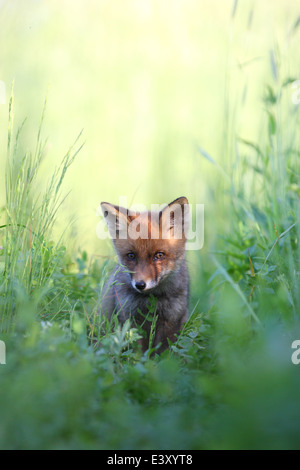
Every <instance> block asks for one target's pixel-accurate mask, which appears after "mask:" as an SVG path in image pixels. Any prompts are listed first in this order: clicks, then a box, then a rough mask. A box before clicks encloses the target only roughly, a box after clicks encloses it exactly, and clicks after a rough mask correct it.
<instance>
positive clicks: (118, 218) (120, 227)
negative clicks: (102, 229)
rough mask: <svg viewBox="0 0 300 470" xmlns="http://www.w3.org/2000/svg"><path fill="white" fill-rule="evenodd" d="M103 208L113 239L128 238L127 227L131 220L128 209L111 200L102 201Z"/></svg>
mask: <svg viewBox="0 0 300 470" xmlns="http://www.w3.org/2000/svg"><path fill="white" fill-rule="evenodd" d="M101 209H102V212H103V216H104V219H105V222H106V224H107V227H108V230H109V233H110V236H111V237H112V238H113V239H116V238H122V239H125V238H127V227H128V224H129V222H130V219H129V214H128V210H127V209H125V208H124V207H120V206H114V205H113V204H110V203H109V202H101Z"/></svg>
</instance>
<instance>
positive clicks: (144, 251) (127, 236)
mask: <svg viewBox="0 0 300 470" xmlns="http://www.w3.org/2000/svg"><path fill="white" fill-rule="evenodd" d="M101 207H102V211H103V215H104V217H105V220H106V223H107V226H108V229H109V232H110V235H111V237H112V239H113V242H114V246H115V249H116V252H117V254H118V257H119V261H120V263H121V264H122V265H123V266H125V267H126V268H127V270H128V274H129V276H130V282H131V286H132V288H133V289H134V290H135V291H136V292H139V293H141V294H145V293H149V291H152V290H154V289H157V288H158V286H161V285H163V283H164V280H166V279H167V278H168V277H169V276H171V275H172V273H176V271H177V270H178V269H179V267H180V265H181V262H182V260H183V259H184V255H185V242H186V234H187V230H188V215H189V211H188V201H187V199H186V198H185V197H181V198H178V199H176V200H175V201H173V202H171V203H170V204H168V205H167V206H166V207H165V208H164V209H163V210H162V211H158V212H134V211H131V210H128V209H125V208H122V207H119V206H114V205H112V204H109V203H107V202H102V203H101Z"/></svg>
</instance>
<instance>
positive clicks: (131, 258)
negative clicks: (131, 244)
mask: <svg viewBox="0 0 300 470" xmlns="http://www.w3.org/2000/svg"><path fill="white" fill-rule="evenodd" d="M127 258H128V259H130V260H131V261H133V260H134V259H135V254H134V253H133V252H132V251H131V252H130V253H127Z"/></svg>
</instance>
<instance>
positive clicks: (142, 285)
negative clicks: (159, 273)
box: [135, 281, 146, 290]
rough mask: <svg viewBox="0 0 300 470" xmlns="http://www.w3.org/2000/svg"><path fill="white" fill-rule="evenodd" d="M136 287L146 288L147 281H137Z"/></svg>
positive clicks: (139, 288)
mask: <svg viewBox="0 0 300 470" xmlns="http://www.w3.org/2000/svg"><path fill="white" fill-rule="evenodd" d="M135 287H136V288H137V289H138V290H144V289H145V287H146V283H145V281H137V282H136V283H135Z"/></svg>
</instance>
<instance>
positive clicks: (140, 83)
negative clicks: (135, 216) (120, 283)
mask: <svg viewBox="0 0 300 470" xmlns="http://www.w3.org/2000/svg"><path fill="white" fill-rule="evenodd" d="M116 3H117V4H118V5H119V8H117V7H116ZM116 3H114V4H112V3H108V2H104V1H103V2H102V1H101V2H96V1H91V2H89V3H88V5H89V6H88V7H87V4H86V3H83V2H76V3H75V2H73V3H72V2H69V1H63V2H55V1H51V2H50V1H43V2H40V3H39V4H37V3H36V2H31V1H27V2H16V1H10V2H7V1H4V2H1V3H0V11H1V16H0V18H1V19H0V26H1V27H0V43H1V44H5V47H1V48H0V63H1V74H2V75H1V77H0V79H1V80H3V81H4V82H5V84H6V88H7V90H8V89H9V88H10V83H11V82H12V80H13V79H14V83H15V85H14V88H15V89H14V95H15V102H16V106H15V113H14V114H15V118H14V127H13V126H12V119H11V116H12V114H11V112H10V113H9V112H8V107H9V103H7V105H0V120H1V123H5V124H3V125H1V128H0V144H1V167H2V168H3V169H4V168H5V167H6V171H5V172H4V171H3V172H2V173H1V175H0V177H1V178H2V181H3V183H2V182H1V188H3V191H2V192H3V196H2V197H3V203H1V204H0V206H1V205H2V206H3V210H2V212H1V217H2V219H1V222H0V225H1V228H0V245H1V246H3V249H1V251H0V309H1V320H2V322H1V340H5V342H6V350H7V358H6V365H5V366H0V380H1V387H0V415H1V420H0V448H3V449H7V448H13V449H23V448H25V449H28V448H51V449H54V448H67V449H71V448H76V449H79V448H101V449H104V448H107V449H144V448H148V449H206V448H212V449H218V448H225V449H232V448H238V449H245V448H259V449H263V448H273V449H279V448H284V449H286V448H291V449H295V448H299V442H300V426H299V409H300V408H299V399H298V390H299V372H298V368H297V366H296V365H294V364H292V362H291V354H292V349H291V344H292V341H294V340H295V339H298V338H299V334H300V323H299V313H300V292H299V259H300V253H299V231H300V229H299V223H298V220H299V187H300V186H299V139H300V135H299V132H298V128H299V106H297V105H295V104H294V103H293V102H292V93H293V91H294V90H293V89H292V88H291V83H292V82H293V81H294V79H296V78H297V73H298V70H297V64H298V63H299V60H298V59H299V48H298V43H299V31H298V25H299V21H298V18H299V16H298V11H297V6H296V5H295V3H294V2H290V1H287V2H285V3H284V4H283V2H280V1H275V2H273V3H272V9H271V7H270V4H269V3H267V2H260V3H257V2H252V1H245V2H243V3H241V2H239V1H234V2H231V1H224V2H222V8H221V7H220V5H221V3H220V2H217V1H210V2H208V1H202V2H194V1H188V2H185V3H184V4H183V3H182V4H181V3H178V2H170V1H167V2H163V3H162V2H158V1H155V2H148V1H146V0H145V1H128V2H126V8H124V3H125V2H116ZM266 18H268V21H266ZM20 51H21V52H20ZM49 83H50V91H49V94H48V104H47V109H46V112H45V113H44V114H42V113H43V111H42V103H43V101H44V96H45V94H46V90H47V88H48V84H49ZM41 114H42V116H43V118H42V121H43V130H42V131H40V130H39V126H40V119H41V118H40V117H41ZM9 115H10V119H9V126H8V127H9V146H8V147H9V148H8V150H9V152H8V153H7V120H8V116H9ZM26 116H28V119H27V120H26V122H25V123H24V124H22V123H23V119H24V117H26ZM82 127H84V128H85V130H84V140H85V141H86V143H85V145H84V147H83V148H81V149H80V152H79V154H78V155H76V159H75V160H74V161H73V155H74V154H76V150H77V149H78V147H79V146H80V143H81V142H80V143H78V147H76V146H75V148H73V153H72V152H68V150H69V149H70V142H74V140H75V137H76V135H78V133H79V131H80V130H81V128H82ZM18 129H20V131H18ZM45 134H46V135H45ZM37 136H38V138H37ZM17 143H18V145H16V144H17ZM63 155H66V157H65V159H62V156H63ZM42 156H43V158H42ZM71 162H72V166H70V165H69V163H71ZM66 170H68V171H66ZM4 173H5V175H6V178H5V175H4ZM28 175H31V176H32V178H28ZM62 179H63V184H62ZM51 182H53V183H51ZM5 188H6V192H5ZM51 188H52V189H51ZM56 189H59V191H56ZM69 190H72V191H71V193H70V194H68V192H69ZM43 194H44V195H45V197H44V198H43ZM64 194H68V197H67V198H66V199H65V200H64ZM183 194H184V195H186V196H187V197H188V198H189V200H190V201H191V202H192V203H194V204H195V203H204V204H205V243H204V248H203V249H202V250H201V251H198V252H189V253H188V263H189V269H190V273H191V284H192V286H191V303H190V311H191V316H190V319H189V321H188V323H187V325H186V327H185V329H184V331H183V333H182V335H180V337H179V339H178V341H177V342H176V344H175V345H173V346H170V349H169V351H166V353H165V354H164V355H163V356H162V357H160V358H158V357H152V358H151V359H150V358H149V355H147V354H146V355H144V356H142V355H141V353H140V352H139V351H138V348H137V345H136V340H137V338H138V332H137V331H136V330H133V329H130V327H129V325H128V324H126V325H125V326H124V328H123V329H121V328H120V327H119V326H118V325H109V324H105V325H104V328H101V327H100V321H99V313H101V312H100V310H99V305H100V298H101V293H102V287H103V283H104V280H105V276H106V274H107V272H108V270H109V267H110V259H107V260H106V257H107V254H108V253H109V251H108V250H109V249H111V247H110V245H109V244H108V243H101V242H100V240H98V239H97V237H96V234H95V230H96V225H97V222H98V220H97V217H96V208H97V206H98V204H99V202H100V200H110V201H111V202H118V198H119V196H127V198H128V201H130V202H131V200H132V202H134V203H137V202H139V203H147V204H150V203H162V202H168V201H169V200H172V199H174V198H175V197H177V196H179V195H183ZM63 201H64V202H63ZM62 202H63V204H62V205H60V204H61V203H62ZM58 207H60V209H59V211H56V208H58ZM74 216H76V218H77V221H76V223H75V224H74V225H73V226H72V228H71V231H70V232H69V233H66V234H64V237H63V238H60V237H61V234H62V232H63V231H65V229H66V226H67V225H68V222H69V221H71V220H72V219H73V218H74ZM2 221H3V222H2ZM33 231H35V232H36V233H38V236H37V237H36V239H35V238H34V236H33ZM103 256H104V258H103ZM104 259H105V260H106V261H105V262H103V260H104ZM4 320H5V321H4ZM8 320H11V321H12V322H13V323H12V324H13V328H12V329H10V328H8V327H7V325H8ZM95 343H97V344H98V345H99V344H100V347H99V348H98V349H97V350H96V349H95ZM298 367H299V366H298ZM16 423H18V426H16Z"/></svg>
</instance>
